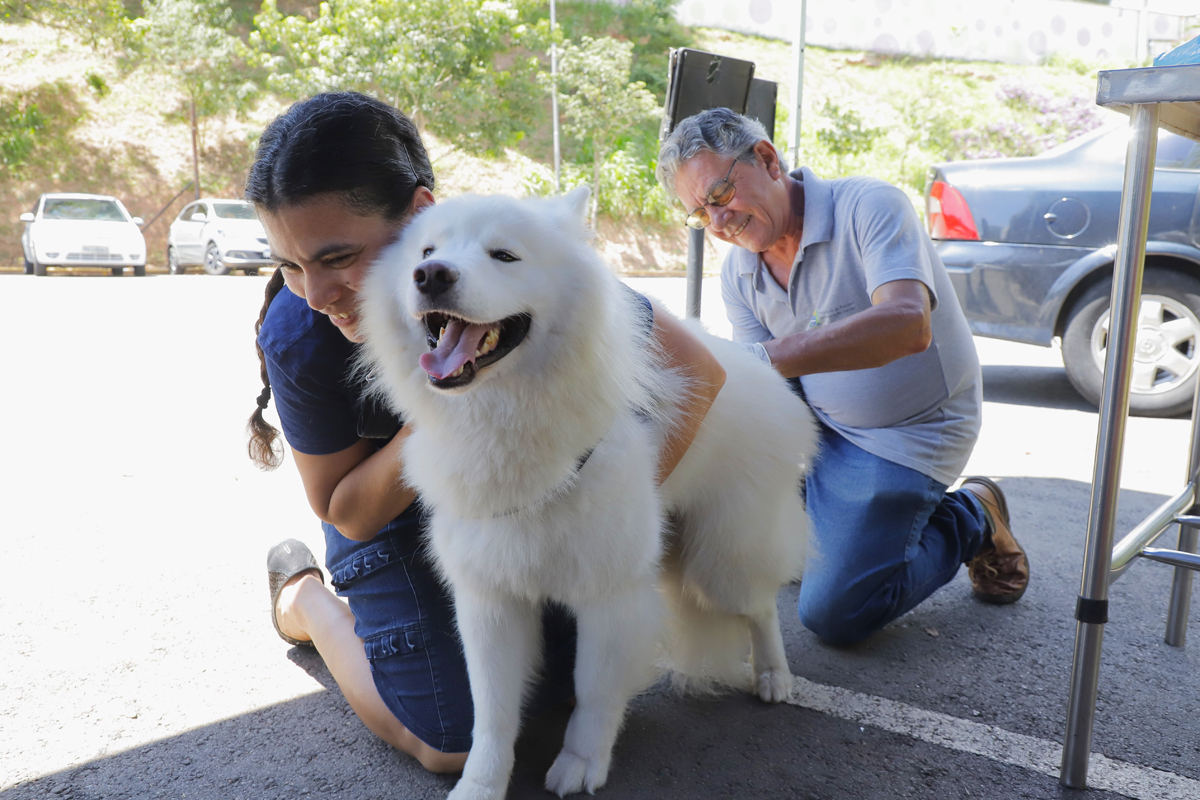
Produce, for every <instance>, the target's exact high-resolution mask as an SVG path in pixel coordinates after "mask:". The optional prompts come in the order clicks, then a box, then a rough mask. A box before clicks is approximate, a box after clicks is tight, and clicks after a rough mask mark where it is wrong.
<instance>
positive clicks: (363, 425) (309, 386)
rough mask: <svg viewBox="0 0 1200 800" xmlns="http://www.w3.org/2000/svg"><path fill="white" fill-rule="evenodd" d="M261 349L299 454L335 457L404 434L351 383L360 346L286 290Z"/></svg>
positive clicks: (263, 332) (266, 325)
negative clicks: (366, 443) (362, 441)
mask: <svg viewBox="0 0 1200 800" xmlns="http://www.w3.org/2000/svg"><path fill="white" fill-rule="evenodd" d="M258 344H259V347H261V348H262V351H263V355H264V356H265V357H266V362H267V377H268V379H270V381H271V396H272V397H273V398H274V400H275V409H276V410H277V411H278V412H279V420H280V422H282V423H283V435H284V436H285V437H286V438H287V441H288V444H289V445H291V446H292V447H293V448H294V449H295V450H297V451H299V452H301V453H305V454H307V455H314V456H323V455H329V454H330V453H337V452H339V451H341V450H345V449H346V448H347V447H350V446H351V445H353V444H354V443H355V442H357V441H358V440H359V439H360V438H370V439H380V440H384V441H386V440H387V439H390V438H391V437H392V436H394V435H395V433H396V431H398V430H399V429H400V420H399V419H398V418H397V417H396V416H395V415H393V414H391V413H390V412H389V411H388V410H387V409H386V408H384V407H382V406H381V405H380V404H379V403H378V402H375V401H372V400H366V401H364V399H363V387H362V386H361V385H359V384H357V383H355V382H353V381H352V380H351V378H350V368H351V367H352V366H353V364H354V359H355V357H356V356H357V352H358V348H359V345H357V344H355V343H354V342H351V341H350V340H349V339H347V338H346V337H345V336H343V335H342V332H341V331H339V330H338V329H337V327H336V326H334V324H333V323H332V322H330V321H329V318H328V317H327V316H325V315H324V314H322V313H320V312H318V311H313V310H312V309H311V308H309V306H308V302H307V301H306V300H304V299H303V298H300V297H297V296H296V295H294V294H292V292H291V291H289V290H288V288H287V287H286V286H284V287H283V288H282V289H280V290H279V294H277V295H275V299H274V300H272V301H271V307H270V308H269V309H267V316H266V318H265V319H264V320H263V324H262V327H261V328H260V329H259V331H258ZM382 443H383V442H382V441H381V442H380V444H382Z"/></svg>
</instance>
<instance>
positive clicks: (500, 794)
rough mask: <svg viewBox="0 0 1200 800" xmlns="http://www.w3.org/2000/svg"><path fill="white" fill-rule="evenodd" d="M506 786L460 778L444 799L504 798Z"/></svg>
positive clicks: (500, 799) (489, 799)
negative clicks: (488, 784)
mask: <svg viewBox="0 0 1200 800" xmlns="http://www.w3.org/2000/svg"><path fill="white" fill-rule="evenodd" d="M507 788H508V787H507V786H484V785H483V784H482V783H476V782H475V781H471V780H460V781H459V782H458V784H457V785H456V786H455V787H454V789H453V790H451V792H450V794H449V795H447V797H446V800H504V794H505V790H506V789H507Z"/></svg>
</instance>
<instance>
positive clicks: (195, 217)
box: [192, 211, 208, 222]
mask: <svg viewBox="0 0 1200 800" xmlns="http://www.w3.org/2000/svg"><path fill="white" fill-rule="evenodd" d="M207 219H208V215H207V214H205V213H204V212H203V211H197V212H196V213H195V214H192V222H204V221H205V220H207Z"/></svg>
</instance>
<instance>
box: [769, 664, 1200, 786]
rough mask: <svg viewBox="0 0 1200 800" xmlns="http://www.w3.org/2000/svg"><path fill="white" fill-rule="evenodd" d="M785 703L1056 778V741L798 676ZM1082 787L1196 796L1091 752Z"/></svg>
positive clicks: (1172, 779) (1182, 781)
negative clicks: (1085, 779) (1086, 775)
mask: <svg viewBox="0 0 1200 800" xmlns="http://www.w3.org/2000/svg"><path fill="white" fill-rule="evenodd" d="M788 702H789V703H790V704H792V705H794V706H799V707H801V708H807V709H809V710H811V711H819V712H821V713H822V714H829V715H830V716H834V717H838V718H840V719H845V720H849V721H850V722H855V723H859V724H862V725H870V726H871V727H873V728H880V729H882V730H885V731H891V732H892V733H899V734H902V735H904V736H911V737H912V738H914V739H920V740H921V741H924V742H929V743H930V744H936V745H941V746H942V747H947V748H949V749H951V750H958V751H959V752H962V753H971V754H972V755H978V756H983V757H985V758H990V759H992V760H993V761H1000V762H1002V763H1005V764H1012V765H1013V766H1016V767H1021V768H1022V769H1027V770H1031V771H1033V772H1040V773H1042V774H1043V775H1050V776H1052V777H1053V778H1055V779H1056V780H1057V779H1058V774H1059V767H1060V766H1061V762H1062V745H1060V744H1058V743H1057V742H1052V741H1049V740H1046V739H1038V738H1036V737H1034V736H1025V735H1023V734H1019V733H1012V732H1010V731H1006V730H1004V729H1003V728H997V727H996V726H994V725H985V724H983V723H981V722H970V721H968V720H965V719H959V718H958V717H952V716H950V715H948V714H939V713H937V712H936V711H926V710H924V709H921V708H916V707H915V706H910V705H907V704H905V703H900V702H897V701H895V700H888V699H886V698H883V697H875V696H873V695H869V694H859V693H858V692H852V691H850V690H849V689H842V688H839V687H837V686H825V685H823V684H820V683H813V682H812V681H806V680H804V679H803V678H799V677H797V678H796V679H795V689H794V690H793V692H792V696H791V698H790V699H789V700H788ZM1088 787H1089V788H1092V789H1103V790H1105V791H1110V792H1116V793H1118V794H1123V795H1126V796H1128V797H1133V798H1136V800H1196V798H1198V797H1200V781H1195V780H1192V779H1191V778H1185V777H1184V776H1182V775H1176V774H1175V773H1173V772H1165V771H1163V770H1158V769H1153V768H1151V767H1142V766H1138V765H1137V764H1130V763H1128V762H1125V761H1118V760H1116V759H1113V758H1108V757H1106V756H1102V755H1099V754H1096V753H1093V754H1092V758H1091V762H1090V764H1089V768H1088Z"/></svg>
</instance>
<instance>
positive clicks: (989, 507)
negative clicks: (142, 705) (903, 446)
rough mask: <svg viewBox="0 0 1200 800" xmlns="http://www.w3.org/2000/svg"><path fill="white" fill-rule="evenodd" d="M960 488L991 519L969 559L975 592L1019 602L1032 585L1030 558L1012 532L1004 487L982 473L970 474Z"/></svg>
mask: <svg viewBox="0 0 1200 800" xmlns="http://www.w3.org/2000/svg"><path fill="white" fill-rule="evenodd" d="M958 490H959V491H960V492H962V491H966V492H970V493H971V494H973V495H975V499H977V500H978V501H979V502H980V504H982V505H983V510H984V514H985V515H986V517H987V523H988V541H987V542H986V543H985V544H984V546H983V549H982V550H981V551H980V552H979V555H977V556H975V558H973V559H971V560H970V561H968V562H967V574H968V575H970V576H971V588H972V590H973V591H974V594H975V596H976V597H977V598H979V599H980V600H982V601H983V602H985V603H993V604H995V605H1006V604H1008V603H1015V602H1017V600H1020V599H1021V595H1023V594H1025V589H1026V588H1028V586H1029V559H1028V558H1027V557H1026V556H1025V551H1024V550H1023V549H1021V545H1019V544H1017V540H1016V539H1015V538H1014V537H1013V535H1012V528H1011V523H1010V522H1009V518H1008V501H1007V500H1006V499H1005V497H1004V490H1003V489H1001V488H1000V487H999V486H997V485H996V482H995V481H993V480H991V479H990V478H983V477H973V478H967V479H966V480H964V481H963V482H962V485H961V486H959V487H958Z"/></svg>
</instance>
